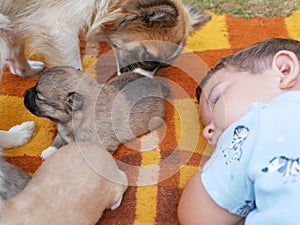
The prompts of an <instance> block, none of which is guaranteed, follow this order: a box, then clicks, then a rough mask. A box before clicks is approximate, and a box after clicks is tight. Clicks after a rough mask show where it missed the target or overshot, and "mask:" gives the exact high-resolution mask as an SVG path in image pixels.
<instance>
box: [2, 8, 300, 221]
mask: <svg viewBox="0 0 300 225" xmlns="http://www.w3.org/2000/svg"><path fill="white" fill-rule="evenodd" d="M211 14H212V13H211ZM299 21H300V10H299V11H296V12H294V13H293V14H292V15H291V16H290V17H288V18H283V17H276V18H268V19H266V18H260V17H255V18H252V19H240V18H234V17H232V16H230V15H222V16H218V15H214V14H212V20H211V21H209V22H208V23H207V24H206V25H205V26H204V27H202V29H200V30H199V31H197V32H195V33H194V34H193V35H191V37H190V38H189V39H188V42H187V45H186V48H185V51H184V52H183V53H182V55H181V56H180V57H179V59H178V60H176V62H175V63H174V65H173V66H171V67H169V68H164V69H161V70H160V71H159V72H158V75H157V76H159V77H161V78H163V79H165V81H166V83H167V84H168V85H169V86H170V89H171V97H170V99H167V100H166V106H167V114H166V119H165V125H164V126H163V127H161V128H160V129H158V130H156V131H154V132H152V133H150V134H149V135H145V136H143V137H141V138H138V139H137V140H135V141H133V142H131V143H129V144H126V145H121V146H120V148H119V149H118V151H117V152H116V153H115V154H114V156H115V157H116V159H117V160H118V161H119V162H121V163H123V164H124V165H126V168H128V170H127V172H128V174H129V177H130V187H129V188H128V190H127V192H126V194H125V196H124V199H123V202H122V204H121V206H120V207H119V208H118V209H116V210H114V211H109V210H107V211H105V213H104V215H103V217H102V218H101V219H100V221H99V222H98V224H99V225H100V224H101V225H111V224H120V225H130V224H136V225H148V224H149V225H150V224H159V225H167V224H168V225H169V224H170V225H171V224H172V225H173V224H178V220H177V213H176V211H177V204H178V199H179V197H180V193H181V191H182V188H183V187H184V185H185V183H186V181H187V180H188V179H189V177H190V176H191V175H192V174H193V173H194V172H195V171H197V170H198V169H201V167H202V165H203V163H204V162H205V161H206V160H207V159H208V157H209V156H210V154H211V150H210V148H209V146H208V145H207V142H206V141H205V140H204V138H203V137H202V135H201V132H202V127H201V124H200V123H199V111H198V106H197V104H196V100H195V88H196V86H197V84H198V83H199V81H200V80H201V78H202V77H203V76H204V75H205V72H206V71H207V70H208V68H209V67H211V66H213V65H214V64H215V62H216V61H217V60H218V59H220V58H221V57H223V56H226V55H228V54H231V53H233V52H235V51H238V50H240V49H241V48H244V47H247V46H249V45H251V44H253V43H255V42H258V41H261V40H264V39H266V38H270V37H282V38H294V39H299V40H300V26H299ZM80 40H81V43H80V44H81V53H82V60H83V66H84V70H85V71H86V72H87V73H88V74H90V75H91V76H93V77H95V79H97V81H98V82H104V81H106V80H107V79H108V78H110V77H111V76H114V75H115V74H114V73H115V71H116V66H115V60H114V57H113V56H112V54H111V51H110V48H109V47H108V45H106V44H104V43H100V44H99V45H98V44H97V45H91V44H88V43H86V42H85V41H84V38H83V37H82V36H80ZM40 57H41V56H38V55H36V56H32V59H39V58H40ZM97 59H98V60H97ZM35 82H36V78H27V79H26V78H20V77H17V76H14V75H12V74H10V73H9V72H8V71H6V72H5V73H4V75H3V78H2V83H1V85H0V115H1V121H0V129H2V130H7V129H9V128H10V127H11V126H13V125H16V124H19V123H22V122H24V121H28V120H33V121H35V122H36V127H37V130H36V135H35V136H34V137H33V139H32V140H31V141H30V142H29V143H28V144H26V145H24V146H22V147H20V148H16V149H11V150H6V151H4V154H5V156H6V159H7V160H8V161H9V162H11V163H13V164H15V165H17V166H19V167H21V168H23V169H24V170H25V171H27V172H28V173H30V174H33V173H34V172H35V170H36V169H37V168H38V166H39V165H40V164H41V163H42V161H41V159H40V157H39V156H40V153H41V152H42V150H44V149H45V148H47V147H48V146H49V145H50V144H51V142H52V140H53V138H54V136H55V133H56V128H55V124H54V123H52V122H51V121H49V120H48V119H45V118H38V117H35V116H34V115H32V114H31V113H30V112H29V111H27V110H26V109H25V107H24V106H23V92H24V91H25V90H26V89H27V88H29V87H31V86H33V85H34V84H35ZM136 149H138V150H136ZM62 166H63V165H62ZM87 185H88V184H87Z"/></svg>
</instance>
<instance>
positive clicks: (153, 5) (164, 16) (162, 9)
mask: <svg viewBox="0 0 300 225" xmlns="http://www.w3.org/2000/svg"><path fill="white" fill-rule="evenodd" d="M131 11H132V12H133V13H136V14H137V19H139V20H142V21H143V22H145V24H146V25H147V26H149V27H153V28H162V27H173V26H175V25H176V24H177V18H178V14H179V13H178V9H177V7H176V6H175V5H174V3H173V2H171V1H168V0H163V1H162V0H151V1H139V5H137V6H136V8H134V9H132V10H131Z"/></svg>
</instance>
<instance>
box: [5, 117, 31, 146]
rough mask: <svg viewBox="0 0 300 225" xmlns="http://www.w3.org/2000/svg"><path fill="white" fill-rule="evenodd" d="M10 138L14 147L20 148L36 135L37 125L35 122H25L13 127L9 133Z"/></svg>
mask: <svg viewBox="0 0 300 225" xmlns="http://www.w3.org/2000/svg"><path fill="white" fill-rule="evenodd" d="M8 133H9V137H10V138H11V139H12V140H13V143H14V146H12V147H19V146H21V145H24V144H26V143H27V142H28V141H29V140H30V139H31V138H32V137H33V135H34V134H35V123H34V122H33V121H28V122H24V123H22V124H20V125H16V126H13V127H12V128H10V129H9V131H8Z"/></svg>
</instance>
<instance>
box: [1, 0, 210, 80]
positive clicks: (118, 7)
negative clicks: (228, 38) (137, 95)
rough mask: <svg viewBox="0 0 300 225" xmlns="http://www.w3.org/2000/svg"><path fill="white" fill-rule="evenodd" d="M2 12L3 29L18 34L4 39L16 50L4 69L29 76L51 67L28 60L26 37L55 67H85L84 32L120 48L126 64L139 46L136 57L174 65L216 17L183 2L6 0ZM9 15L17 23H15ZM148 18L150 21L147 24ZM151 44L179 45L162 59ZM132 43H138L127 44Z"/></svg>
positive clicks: (90, 38) (157, 50)
mask: <svg viewBox="0 0 300 225" xmlns="http://www.w3.org/2000/svg"><path fill="white" fill-rule="evenodd" d="M160 4H161V5H160ZM147 13H149V15H147ZM0 14H2V15H1V16H0V18H1V17H2V19H0V29H1V27H2V30H5V29H7V28H11V25H12V26H13V35H9V36H10V37H9V38H7V37H6V38H4V37H3V35H1V37H0V39H3V40H6V41H5V42H7V40H8V39H9V43H6V44H8V45H9V48H10V52H9V54H5V53H4V52H2V54H3V56H2V57H1V58H0V61H1V62H0V66H1V64H4V63H5V62H4V61H3V60H6V61H7V63H8V65H9V68H10V71H11V72H12V73H14V74H17V75H19V76H25V77H26V76H32V75H34V74H37V73H39V72H40V71H41V70H43V68H44V66H45V65H44V63H41V62H32V61H27V60H26V58H25V55H24V44H25V39H26V38H29V39H30V41H29V43H30V49H31V50H32V52H36V51H38V52H40V53H43V54H44V55H45V60H46V62H47V63H48V64H49V65H51V66H54V65H67V66H73V67H75V68H78V69H82V64H81V59H80V49H79V43H78V42H79V40H78V33H79V31H80V30H84V31H85V32H86V33H87V39H88V41H89V40H91V41H95V42H98V41H106V42H108V43H109V44H110V45H111V46H113V47H119V49H118V51H117V53H116V55H117V58H121V55H123V59H122V60H126V59H125V58H124V57H125V56H124V54H125V53H126V54H127V52H131V53H132V52H133V51H136V47H138V48H139V49H142V51H143V52H141V51H139V52H138V53H136V52H135V54H138V55H140V54H145V53H148V52H149V53H151V55H154V57H155V58H159V59H160V60H162V61H163V62H168V63H170V62H172V61H173V60H174V59H175V58H176V57H177V55H178V54H179V53H180V51H181V49H182V45H184V43H185V40H186V38H187V36H188V35H189V33H190V32H192V31H193V30H194V29H196V28H197V27H199V26H200V25H202V24H203V23H204V22H206V21H207V20H209V19H210V15H208V14H206V13H202V12H196V10H192V9H190V8H188V7H186V6H184V5H183V3H182V2H181V1H180V0H163V1H161V0H151V1H150V0H127V1H124V0H76V1H75V0H18V1H15V0H0ZM3 15H5V16H7V17H8V18H9V19H10V20H11V24H10V25H9V24H7V19H6V20H5V19H3V18H4V16H3ZM149 18H150V19H149ZM147 19H149V20H150V21H145V20H147ZM3 26H5V27H3ZM3 34H4V32H3ZM148 40H157V41H164V42H169V43H173V44H174V45H176V46H177V47H174V46H168V47H166V49H164V51H163V52H164V54H165V55H164V56H162V57H161V55H157V54H158V52H159V51H160V52H162V48H161V47H159V46H157V45H156V46H151V45H150V44H149V45H148V44H142V43H141V42H142V41H148ZM128 43H135V44H133V45H131V44H130V46H126V44H128ZM1 45H2V46H4V43H2V44H1ZM145 49H147V51H145ZM1 50H2V48H1ZM5 55H6V56H5ZM127 58H128V57H127ZM122 60H121V61H122ZM139 60H143V59H139ZM144 60H149V58H148V57H147V59H144ZM150 60H153V59H150ZM118 61H120V60H118ZM129 63H131V62H129ZM122 64H124V63H122ZM118 65H119V63H118ZM2 66H3V65H2ZM2 68H3V67H1V68H0V69H1V70H2ZM119 69H120V68H119ZM142 71H145V70H142ZM148 73H149V71H148V72H147V73H146V74H148Z"/></svg>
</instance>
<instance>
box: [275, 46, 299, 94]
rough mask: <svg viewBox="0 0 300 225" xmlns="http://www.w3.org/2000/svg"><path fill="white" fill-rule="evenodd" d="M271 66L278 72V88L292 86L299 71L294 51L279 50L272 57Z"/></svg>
mask: <svg viewBox="0 0 300 225" xmlns="http://www.w3.org/2000/svg"><path fill="white" fill-rule="evenodd" d="M272 67H273V68H275V69H276V70H277V71H278V72H279V74H280V88H282V89H286V88H291V87H293V86H294V85H295V84H296V82H297V78H298V76H299V73H300V65H299V60H298V58H297V56H296V54H295V53H294V52H291V51H287V50H281V51H279V52H277V53H276V55H275V56H274V58H273V62H272Z"/></svg>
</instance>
